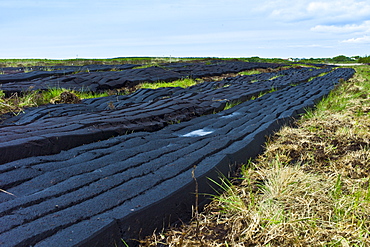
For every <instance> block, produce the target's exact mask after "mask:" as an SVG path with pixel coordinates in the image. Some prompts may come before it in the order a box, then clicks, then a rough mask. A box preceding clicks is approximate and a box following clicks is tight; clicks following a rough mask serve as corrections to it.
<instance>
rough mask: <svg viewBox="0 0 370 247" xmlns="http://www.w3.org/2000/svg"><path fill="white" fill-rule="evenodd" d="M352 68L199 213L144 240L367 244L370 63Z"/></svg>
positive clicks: (157, 243) (145, 243) (215, 243)
mask: <svg viewBox="0 0 370 247" xmlns="http://www.w3.org/2000/svg"><path fill="white" fill-rule="evenodd" d="M355 69H356V70H357V73H356V75H355V77H354V78H353V79H351V80H349V81H348V82H344V83H342V85H341V86H339V87H337V88H336V89H335V90H333V91H332V93H330V95H329V96H328V97H327V98H325V99H324V100H322V102H320V103H319V104H318V105H317V108H316V109H315V110H309V111H307V113H306V114H305V115H304V116H303V117H302V118H301V119H300V120H299V121H298V122H297V124H296V126H294V127H289V126H287V127H284V128H283V129H282V130H280V131H279V132H277V133H276V134H275V135H274V136H272V137H271V138H270V140H269V141H268V142H267V143H266V150H265V152H264V153H263V154H261V155H260V156H258V157H257V158H256V159H255V160H253V161H251V162H250V163H249V164H246V165H244V166H242V167H241V169H240V174H241V179H237V180H235V181H232V182H230V181H229V180H227V179H224V180H223V183H221V184H219V186H221V187H222V188H223V189H224V190H225V192H224V193H223V194H221V195H217V196H215V197H214V200H213V201H212V203H210V204H209V205H208V206H207V207H206V208H205V211H204V212H203V213H201V214H200V215H198V219H197V220H196V221H193V222H190V223H189V224H184V225H183V226H182V227H180V228H173V229H170V230H168V231H166V232H162V233H161V234H154V235H153V236H151V237H149V238H147V239H145V240H143V241H142V243H141V246H370V217H369V211H370V73H369V72H370V68H369V66H361V67H356V68H355Z"/></svg>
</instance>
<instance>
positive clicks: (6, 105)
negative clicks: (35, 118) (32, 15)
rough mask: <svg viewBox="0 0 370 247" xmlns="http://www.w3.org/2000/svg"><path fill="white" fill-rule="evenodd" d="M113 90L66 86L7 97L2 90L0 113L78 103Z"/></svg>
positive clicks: (13, 112) (109, 93) (0, 92)
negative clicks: (84, 89)
mask: <svg viewBox="0 0 370 247" xmlns="http://www.w3.org/2000/svg"><path fill="white" fill-rule="evenodd" d="M112 94H113V92H110V91H107V92H104V93H93V92H90V91H86V92H79V91H74V90H70V89H64V88H51V89H49V90H45V91H29V92H25V93H22V94H17V93H14V94H12V95H11V96H10V97H5V93H4V92H3V91H1V90H0V114H5V113H9V112H10V113H12V114H14V115H17V114H19V113H21V112H23V110H24V108H26V107H37V106H40V105H45V104H50V103H51V104H56V103H78V102H79V101H80V100H82V99H89V98H98V97H105V96H108V95H112Z"/></svg>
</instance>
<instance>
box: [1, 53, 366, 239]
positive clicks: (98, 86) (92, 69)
mask: <svg viewBox="0 0 370 247" xmlns="http://www.w3.org/2000/svg"><path fill="white" fill-rule="evenodd" d="M100 62H101V61H100ZM121 62H122V61H121ZM268 62H269V63H266V62H261V61H259V62H245V60H215V59H204V60H202V61H199V60H198V61H194V60H191V61H189V60H186V61H176V62H174V61H173V58H171V62H170V63H169V62H168V60H167V61H166V62H165V63H163V61H159V62H156V63H155V64H150V63H152V61H151V62H149V64H150V65H145V64H144V66H143V64H136V63H129V62H125V63H121V64H115V65H111V64H105V65H104V66H103V65H101V64H100V65H99V64H95V65H92V64H90V65H89V66H87V65H84V66H85V67H83V68H82V67H71V66H67V67H63V66H64V65H58V66H59V67H56V66H54V67H48V68H46V67H45V66H41V67H38V68H37V69H35V68H34V69H32V70H29V69H28V70H25V69H24V67H22V68H23V69H22V68H18V69H14V68H12V69H9V70H7V69H5V68H4V69H3V71H5V73H4V74H3V75H1V76H0V82H1V83H2V87H1V90H2V91H1V92H2V94H1V101H0V103H1V108H0V110H1V113H3V115H2V117H1V118H2V125H0V129H1V131H0V135H1V136H2V137H1V138H0V139H1V140H2V141H1V143H0V152H1V153H2V155H1V160H0V163H1V165H0V168H1V173H0V180H1V184H0V188H1V189H2V193H1V194H0V202H1V204H0V205H1V208H2V209H1V210H2V211H1V215H2V217H1V218H0V220H1V222H2V223H3V225H4V227H3V228H2V229H1V231H0V239H2V241H3V243H4V244H5V246H15V245H16V244H18V245H25V244H26V245H35V244H39V245H41V246H42V245H48V243H51V242H53V243H57V244H59V245H63V246H67V245H70V246H73V245H77V244H80V243H83V242H84V243H96V244H98V245H101V246H115V245H116V246H126V245H127V244H128V245H129V246H135V245H138V244H139V245H141V246H348V245H350V246H367V245H368V244H369V241H370V240H369V231H368V228H369V219H368V216H367V212H368V209H369V205H370V204H369V202H370V187H369V174H368V164H369V162H368V161H369V160H370V153H369V145H370V141H369V139H370V138H369V134H368V133H369V127H370V126H369V122H370V121H369V118H370V114H369V112H370V110H369V109H370V105H369V103H370V102H369V91H370V82H369V77H370V76H369V67H368V66H356V67H354V69H355V70H356V73H354V72H355V70H354V69H353V68H338V67H335V66H325V65H319V64H315V65H312V64H310V65H305V64H294V63H285V64H281V63H271V61H268ZM18 63H19V61H18ZM152 65H155V66H152ZM86 66H87V67H86ZM17 70H21V71H20V72H17V73H16V72H15V71H17ZM313 107H315V108H313ZM265 137H268V139H266V138H265ZM266 141H267V142H266ZM262 151H263V152H262ZM216 191H217V193H216ZM221 192H222V193H221ZM210 198H211V199H212V200H210ZM47 205H54V206H53V208H52V209H51V208H50V207H48V206H47ZM31 212H32V213H31ZM154 215H155V216H154ZM190 218H192V220H191V221H189V220H190ZM178 219H180V221H182V222H184V224H178ZM46 222H48V224H45V223H46ZM163 222H167V224H163ZM176 222H177V223H176ZM186 222H189V223H186ZM169 225H171V227H170V229H168V226H169ZM81 229H84V231H81ZM99 229H106V230H105V231H100V230H99ZM161 229H165V230H164V231H161ZM154 230H157V233H156V234H152V233H153V232H154ZM71 231H74V232H76V233H75V234H72V235H71ZM97 232H100V233H99V234H97ZM18 236H21V237H18ZM3 239H4V240H3ZM14 243H15V244H14Z"/></svg>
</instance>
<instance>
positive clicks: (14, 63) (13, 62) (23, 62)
mask: <svg viewBox="0 0 370 247" xmlns="http://www.w3.org/2000/svg"><path fill="white" fill-rule="evenodd" d="M215 59H220V60H241V61H246V62H266V63H290V62H299V63H370V56H365V57H360V56H353V57H347V56H344V55H340V56H336V57H333V58H289V59H282V58H260V57H241V58H217V57H181V58H179V57H117V58H107V59H85V58H76V59H0V67H32V66H84V65H91V64H111V65H114V64H127V63H130V64H158V63H171V62H179V61H182V62H191V61H207V60H215Z"/></svg>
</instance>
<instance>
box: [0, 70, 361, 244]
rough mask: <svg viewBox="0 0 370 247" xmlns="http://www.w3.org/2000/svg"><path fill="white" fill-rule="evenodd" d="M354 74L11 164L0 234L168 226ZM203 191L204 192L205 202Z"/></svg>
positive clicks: (111, 232) (92, 238)
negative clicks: (222, 177)
mask: <svg viewBox="0 0 370 247" xmlns="http://www.w3.org/2000/svg"><path fill="white" fill-rule="evenodd" d="M353 73H354V70H352V69H336V70H334V71H333V72H331V73H329V74H327V75H325V76H322V77H317V78H315V79H313V80H311V81H309V82H306V83H301V84H298V85H297V86H289V85H290V84H296V83H294V82H293V81H289V83H288V82H286V83H284V85H285V87H282V88H281V89H280V90H277V91H274V92H271V93H268V94H266V95H264V96H262V97H259V98H257V99H256V100H250V101H245V102H244V103H241V104H239V105H238V106H235V107H233V108H231V109H229V110H226V111H222V112H219V113H217V114H210V115H205V116H200V117H197V118H194V119H192V120H189V121H186V122H181V123H179V124H174V125H170V126H167V127H165V128H163V129H161V130H158V131H156V132H152V133H149V132H137V133H132V134H127V135H122V136H117V137H114V138H110V139H109V140H105V141H100V142H94V143H91V144H87V145H83V146H79V147H75V148H72V149H70V150H68V151H63V152H61V153H59V154H55V155H50V156H35V157H29V158H26V159H20V160H16V161H13V162H8V163H4V164H3V165H1V171H2V173H1V174H0V181H1V185H0V187H1V188H6V190H7V191H8V192H9V193H12V194H14V195H15V196H16V197H15V196H13V195H11V194H5V193H2V194H0V201H1V202H2V203H1V204H0V215H1V219H0V220H1V223H0V226H1V229H0V232H1V233H0V239H1V241H2V242H3V245H4V246H22V245H34V246H53V245H54V246H75V245H82V246H91V245H93V244H96V245H105V246H107V245H113V244H114V242H115V243H116V244H117V245H118V246H119V245H120V244H121V245H122V242H121V241H120V239H121V238H124V239H125V240H128V239H131V238H136V239H137V238H139V234H140V232H141V234H142V235H147V234H150V233H152V231H153V230H154V229H156V228H157V229H161V228H162V226H163V222H167V223H170V222H174V221H176V220H177V219H178V218H180V219H183V220H186V219H187V218H189V216H190V212H191V207H192V206H193V205H194V202H195V196H194V191H195V185H196V184H197V185H198V189H199V192H201V193H211V192H212V189H211V188H210V186H209V185H208V184H207V181H208V180H207V178H208V177H209V178H212V179H214V180H217V177H218V175H219V174H218V172H221V173H224V174H227V173H228V172H232V170H233V166H235V165H237V164H240V163H243V162H245V161H246V160H248V158H250V157H254V156H255V155H256V154H257V153H259V152H260V151H261V149H262V148H261V145H262V144H263V143H264V141H265V136H266V135H269V134H271V133H272V132H273V131H275V130H277V129H279V128H280V127H281V126H282V125H284V124H286V123H288V122H290V121H292V120H293V119H294V118H296V117H298V116H299V114H301V113H303V112H304V109H305V108H307V107H312V106H314V104H315V102H317V101H318V100H320V99H321V98H322V97H324V96H325V95H327V94H328V93H329V92H330V90H332V89H333V88H334V86H335V85H336V84H337V83H338V82H339V80H340V79H344V80H346V79H348V78H350V77H351V76H352V75H353ZM279 78H282V77H278V78H276V79H279ZM300 78H301V79H302V77H300ZM254 84H255V83H253V84H251V83H235V85H237V86H242V85H248V86H250V85H254ZM233 85H234V84H233ZM256 85H257V84H256ZM230 88H232V85H230V86H228V87H222V88H218V89H212V90H211V91H212V92H213V91H217V90H219V91H220V92H221V91H224V90H230V91H233V90H231V89H230ZM241 89H243V88H240V89H239V91H238V94H241V93H243V90H241ZM234 90H236V88H234ZM244 90H245V89H244ZM225 92H226V91H225ZM192 94H194V93H190V95H192ZM195 95H198V94H195ZM206 95H208V94H206ZM203 96H204V95H203ZM223 96H224V95H223ZM199 98H202V97H199ZM203 98H205V97H203ZM203 98H202V99H203ZM193 100H194V99H193ZM158 102H160V101H155V103H158ZM196 102H197V103H199V102H200V101H196ZM213 102H219V101H213ZM148 103H149V102H148ZM219 104H221V103H219ZM208 105H209V102H208ZM112 112H114V111H112ZM26 125H27V124H26ZM26 125H24V126H26ZM19 126H22V125H19ZM8 127H9V126H8ZM8 127H7V126H4V127H3V128H8ZM13 127H14V126H13ZM195 181H196V182H195ZM204 199H205V198H203V197H200V203H201V204H202V203H203V202H204Z"/></svg>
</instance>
